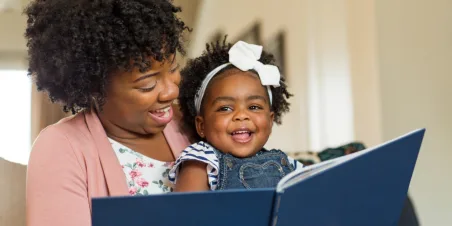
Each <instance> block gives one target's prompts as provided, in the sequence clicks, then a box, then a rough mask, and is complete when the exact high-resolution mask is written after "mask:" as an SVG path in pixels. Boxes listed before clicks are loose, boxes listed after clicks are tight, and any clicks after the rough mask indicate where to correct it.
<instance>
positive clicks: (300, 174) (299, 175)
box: [276, 129, 421, 193]
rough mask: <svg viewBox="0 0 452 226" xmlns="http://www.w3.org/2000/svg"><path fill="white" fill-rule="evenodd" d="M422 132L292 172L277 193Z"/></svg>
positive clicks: (283, 180)
mask: <svg viewBox="0 0 452 226" xmlns="http://www.w3.org/2000/svg"><path fill="white" fill-rule="evenodd" d="M420 130H421V129H417V130H414V131H412V132H410V133H408V134H405V135H402V136H400V137H397V138H394V139H392V140H390V141H387V142H385V143H382V144H380V145H377V146H374V147H372V148H367V149H364V150H362V151H359V152H355V153H353V154H348V155H344V156H341V157H338V158H335V159H331V160H328V161H325V162H321V163H318V164H314V165H310V166H307V167H304V168H301V169H300V170H296V171H294V172H291V173H289V174H287V175H286V176H285V177H283V178H282V179H281V181H280V182H279V183H278V185H277V187H276V192H278V193H279V192H284V189H286V188H288V187H290V186H292V185H293V184H295V183H298V182H300V181H303V180H305V179H306V178H309V177H312V176H314V175H316V174H318V173H320V172H323V171H325V170H327V169H330V168H333V167H335V166H337V165H339V164H343V163H345V162H347V161H349V160H351V159H354V158H357V157H359V156H361V155H364V154H366V153H369V152H371V151H373V150H375V149H378V148H380V147H382V146H384V145H387V144H389V143H392V142H394V141H396V140H399V139H401V138H403V137H407V136H410V135H411V134H413V133H416V132H418V131H420Z"/></svg>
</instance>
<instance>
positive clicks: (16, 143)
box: [0, 70, 32, 164]
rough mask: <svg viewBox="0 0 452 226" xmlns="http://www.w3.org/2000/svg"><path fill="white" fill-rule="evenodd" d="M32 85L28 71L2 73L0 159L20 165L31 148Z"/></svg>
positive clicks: (24, 161) (25, 161)
mask: <svg viewBox="0 0 452 226" xmlns="http://www.w3.org/2000/svg"><path fill="white" fill-rule="evenodd" d="M31 84H32V83H31V79H30V78H29V77H28V76H27V71H23V70H0V105H1V107H0V109H1V110H0V125H1V127H0V146H1V148H0V158H3V159H5V160H8V161H11V162H16V163H20V164H27V162H28V157H29V154H30V148H31V141H30V139H31V138H30V136H31Z"/></svg>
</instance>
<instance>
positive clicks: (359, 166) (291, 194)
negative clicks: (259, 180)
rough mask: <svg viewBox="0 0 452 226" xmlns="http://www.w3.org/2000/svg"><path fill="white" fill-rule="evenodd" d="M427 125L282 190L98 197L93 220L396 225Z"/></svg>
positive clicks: (116, 223)
mask: <svg viewBox="0 0 452 226" xmlns="http://www.w3.org/2000/svg"><path fill="white" fill-rule="evenodd" d="M424 133H425V129H420V130H416V131H413V132H411V133H408V134H406V135H404V136H401V137H399V138H397V139H394V140H391V141H389V142H386V143H384V144H381V145H379V146H376V147H373V148H369V149H366V150H363V151H360V152H356V153H354V154H350V155H346V156H343V157H339V158H335V159H332V160H329V161H325V162H322V163H319V164H315V165H311V166H308V167H306V168H304V169H303V170H301V171H298V172H293V173H290V174H288V175H286V176H285V177H284V178H283V179H282V180H281V181H280V183H279V184H278V186H277V187H276V188H268V189H252V190H245V189H243V190H242V189H238V190H227V191H210V192H196V193H168V194H164V195H148V196H135V197H133V196H129V197H107V198H94V199H93V200H92V207H93V210H92V225H93V226H124V225H133V226H161V225H162V226H182V225H184V226H232V225H234V226H235V225H253V226H289V225H290V226H293V225H302V226H317V225H318V226H354V225H357V226H362V225H366V226H374V225H375V226H386V225H387V226H396V225H397V223H398V219H399V217H400V213H401V211H402V207H403V203H404V201H405V199H406V195H407V192H408V187H409V184H410V181H411V176H412V173H413V170H414V167H415V164H416V160H417V156H418V153H419V149H420V147H421V144H422V140H423V137H424Z"/></svg>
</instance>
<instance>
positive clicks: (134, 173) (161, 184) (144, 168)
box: [109, 138, 174, 195]
mask: <svg viewBox="0 0 452 226" xmlns="http://www.w3.org/2000/svg"><path fill="white" fill-rule="evenodd" d="M109 140H110V143H111V145H112V147H113V150H114V152H115V154H116V156H117V157H118V160H119V163H120V164H121V166H122V169H123V170H124V174H125V175H126V179H127V185H128V188H129V194H130V195H148V194H161V193H166V192H171V191H173V186H174V185H173V184H172V183H170V182H169V180H168V172H169V171H170V169H171V168H172V166H173V165H174V162H161V161H158V160H155V159H152V158H149V157H147V156H145V155H142V154H140V153H138V152H135V151H133V150H131V149H130V148H128V147H126V146H124V145H122V144H120V143H118V142H117V141H115V140H113V139H110V138H109Z"/></svg>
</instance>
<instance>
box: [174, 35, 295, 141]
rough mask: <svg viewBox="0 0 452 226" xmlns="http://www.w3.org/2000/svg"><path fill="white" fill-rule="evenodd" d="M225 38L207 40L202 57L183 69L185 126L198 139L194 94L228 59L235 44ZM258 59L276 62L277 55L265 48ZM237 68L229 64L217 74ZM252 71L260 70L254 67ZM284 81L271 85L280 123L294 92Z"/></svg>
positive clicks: (182, 105) (183, 118)
mask: <svg viewBox="0 0 452 226" xmlns="http://www.w3.org/2000/svg"><path fill="white" fill-rule="evenodd" d="M226 38H227V37H225V38H224V40H223V41H222V42H220V41H217V42H216V43H211V44H206V50H205V51H204V52H203V54H202V55H201V56H200V57H197V58H195V59H191V60H189V61H188V62H187V65H186V66H185V67H184V69H183V70H182V71H181V75H182V81H181V84H180V91H179V105H180V109H181V112H182V128H184V130H186V132H187V133H188V134H191V135H192V136H194V137H193V138H195V139H197V140H200V139H201V137H199V136H198V134H197V133H196V126H195V117H196V116H197V113H196V107H195V104H194V102H195V101H194V99H195V95H196V92H197V91H198V89H199V88H200V86H201V84H202V82H203V80H204V78H205V77H206V76H207V74H208V73H209V72H210V71H212V70H213V69H215V68H216V67H218V66H220V65H222V64H225V63H228V62H229V54H228V51H229V49H230V48H231V47H232V44H231V43H227V42H226ZM259 61H260V62H261V63H263V64H274V61H275V59H274V57H273V55H272V54H270V53H267V52H265V51H263V52H262V54H261V58H260V59H259ZM235 68H236V67H235V66H233V65H229V66H227V67H225V68H224V69H222V70H220V71H219V72H218V74H220V73H223V72H225V71H227V70H230V69H235ZM253 72H254V73H257V72H255V71H253ZM284 81H285V79H284V78H283V77H281V82H280V85H281V86H279V87H277V88H274V87H271V91H272V98H273V99H272V102H273V103H272V106H271V108H272V111H273V112H274V114H275V117H274V121H275V122H276V123H277V124H281V123H282V120H281V118H282V115H283V114H284V113H287V112H288V111H289V106H290V104H289V102H288V101H287V99H289V98H290V97H291V96H292V94H291V93H289V91H288V90H287V86H286V84H285V83H284Z"/></svg>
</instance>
